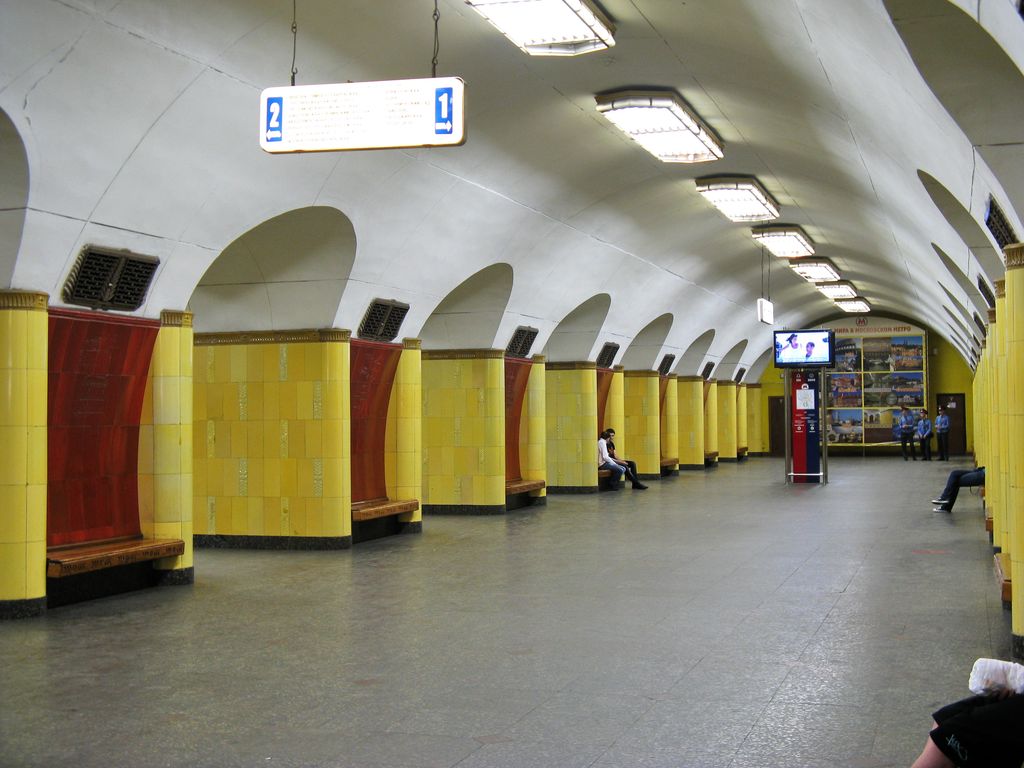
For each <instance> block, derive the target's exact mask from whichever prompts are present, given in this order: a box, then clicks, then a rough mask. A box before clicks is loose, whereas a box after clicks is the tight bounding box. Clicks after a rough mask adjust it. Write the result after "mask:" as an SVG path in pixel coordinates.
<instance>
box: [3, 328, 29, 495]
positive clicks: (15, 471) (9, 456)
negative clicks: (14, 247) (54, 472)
mask: <svg viewBox="0 0 1024 768" xmlns="http://www.w3.org/2000/svg"><path fill="white" fill-rule="evenodd" d="M2 314H4V313H3V312H0V315H2ZM27 454H28V428H27V427H24V426H20V427H14V426H0V485H24V484H25V483H26V482H27V481H28V455H27Z"/></svg>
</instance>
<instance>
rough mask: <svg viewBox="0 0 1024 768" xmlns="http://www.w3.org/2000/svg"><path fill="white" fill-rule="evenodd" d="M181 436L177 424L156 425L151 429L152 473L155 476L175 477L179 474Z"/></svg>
mask: <svg viewBox="0 0 1024 768" xmlns="http://www.w3.org/2000/svg"><path fill="white" fill-rule="evenodd" d="M181 451H182V436H181V427H180V426H179V425H177V424H157V425H156V426H154V427H153V472H154V474H157V475H171V474H173V475H177V474H178V473H180V472H181Z"/></svg>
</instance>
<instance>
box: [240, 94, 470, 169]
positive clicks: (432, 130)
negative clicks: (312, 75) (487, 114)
mask: <svg viewBox="0 0 1024 768" xmlns="http://www.w3.org/2000/svg"><path fill="white" fill-rule="evenodd" d="M465 141H466V84H465V83H464V82H463V81H462V78H459V77H431V78H422V79H417V80H381V81H376V82H367V83H334V84H325V85H297V86H282V87H277V88H267V89H265V90H264V91H263V93H262V94H260V147H262V148H263V150H264V151H265V152H270V153H273V154H279V153H288V152H335V151H340V150H355V149H401V148H410V147H450V146H458V145H460V144H464V143H465Z"/></svg>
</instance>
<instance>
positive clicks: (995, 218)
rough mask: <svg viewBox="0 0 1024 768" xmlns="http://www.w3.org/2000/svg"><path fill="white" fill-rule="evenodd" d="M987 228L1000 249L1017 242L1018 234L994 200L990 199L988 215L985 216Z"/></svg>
mask: <svg viewBox="0 0 1024 768" xmlns="http://www.w3.org/2000/svg"><path fill="white" fill-rule="evenodd" d="M985 226H986V227H988V231H989V232H991V233H992V237H994V238H995V239H996V242H997V243H999V247H1000V248H1005V247H1006V246H1008V245H1009V244H1010V243H1016V242H1017V234H1016V233H1015V232H1014V231H1013V227H1011V226H1010V222H1008V221H1007V220H1006V215H1005V214H1004V213H1003V210H1002V209H1001V208H1000V207H999V203H997V202H996V201H995V199H994V198H991V197H990V198H989V199H988V215H986V216H985Z"/></svg>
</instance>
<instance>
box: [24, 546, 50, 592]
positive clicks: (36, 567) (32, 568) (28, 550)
mask: <svg viewBox="0 0 1024 768" xmlns="http://www.w3.org/2000/svg"><path fill="white" fill-rule="evenodd" d="M45 596H46V542H45V541H33V542H29V543H28V544H26V545H25V597H26V598H28V599H34V598H39V597H45Z"/></svg>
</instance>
